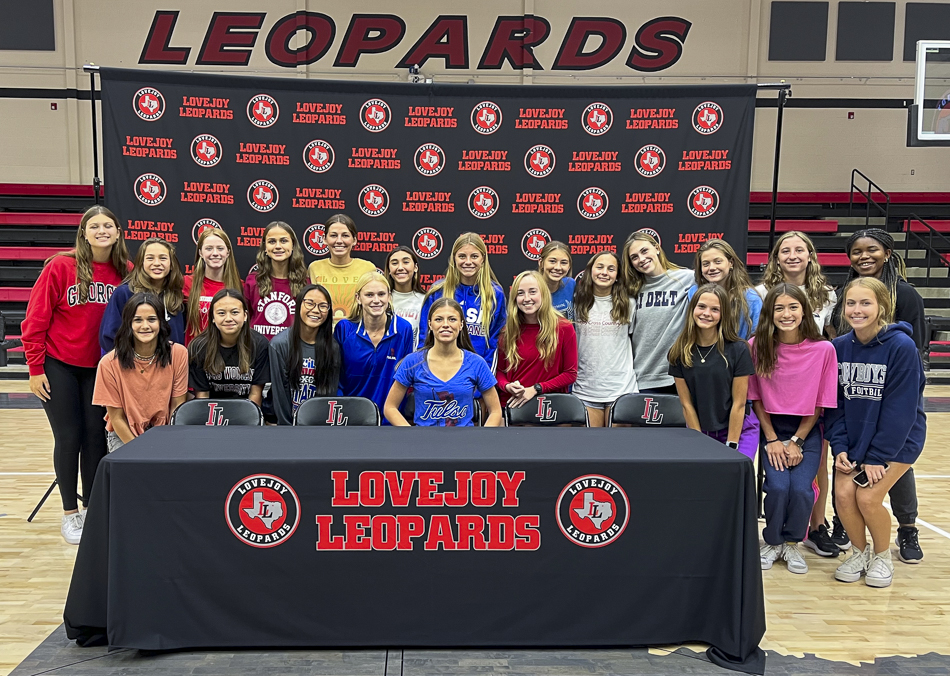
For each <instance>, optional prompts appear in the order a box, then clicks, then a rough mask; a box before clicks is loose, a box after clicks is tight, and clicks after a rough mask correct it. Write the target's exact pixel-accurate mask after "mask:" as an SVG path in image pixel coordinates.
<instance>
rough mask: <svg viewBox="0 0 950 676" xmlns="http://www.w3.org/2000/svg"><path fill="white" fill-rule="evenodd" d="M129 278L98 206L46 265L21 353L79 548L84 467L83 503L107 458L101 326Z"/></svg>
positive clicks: (69, 532) (70, 537)
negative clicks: (100, 401)
mask: <svg viewBox="0 0 950 676" xmlns="http://www.w3.org/2000/svg"><path fill="white" fill-rule="evenodd" d="M128 272H129V251H128V249H126V247H125V240H124V239H123V238H122V230H121V228H119V219H118V218H116V216H115V214H113V213H112V212H111V211H109V210H108V209H106V208H105V207H103V206H98V205H97V206H94V207H91V208H90V209H88V210H87V211H86V213H85V214H83V217H82V220H81V221H80V223H79V229H78V230H77V232H76V246H75V248H74V249H72V250H71V251H68V252H65V253H61V254H57V255H55V256H53V257H52V258H50V259H49V260H48V261H46V265H45V267H44V268H43V271H42V272H41V273H40V276H39V279H37V280H36V284H35V285H34V286H33V290H32V291H31V292H30V301H29V303H28V304H27V307H26V319H24V320H23V324H22V332H23V351H24V352H25V354H26V363H27V364H28V365H29V368H30V390H31V391H32V392H33V394H35V395H36V396H37V397H39V398H40V399H41V400H42V402H43V408H44V409H45V410H46V417H47V418H49V424H50V427H51V428H52V430H53V440H54V446H53V466H54V468H55V470H56V480H57V482H58V483H59V492H60V495H61V497H62V500H63V512H64V514H63V524H62V534H63V537H64V538H65V539H66V542H68V543H70V544H79V539H80V538H81V537H82V526H83V514H81V513H80V512H79V505H78V503H77V501H76V491H77V485H78V483H79V479H78V474H79V471H80V468H81V469H82V489H83V494H82V503H83V505H86V504H87V502H88V500H89V493H90V492H91V490H92V481H93V479H94V478H95V476H96V467H98V465H99V461H100V460H101V459H102V458H103V457H104V456H105V454H106V428H105V420H104V416H105V409H103V408H102V407H101V406H93V405H92V393H93V389H94V388H95V385H96V366H97V365H98V364H99V357H100V355H101V354H102V353H101V351H100V350H99V324H100V322H101V321H102V315H103V313H104V312H105V310H106V305H107V304H108V303H109V298H110V297H111V296H112V292H113V291H114V290H115V288H116V287H117V286H118V285H119V284H121V283H122V279H123V277H125V275H126V274H128Z"/></svg>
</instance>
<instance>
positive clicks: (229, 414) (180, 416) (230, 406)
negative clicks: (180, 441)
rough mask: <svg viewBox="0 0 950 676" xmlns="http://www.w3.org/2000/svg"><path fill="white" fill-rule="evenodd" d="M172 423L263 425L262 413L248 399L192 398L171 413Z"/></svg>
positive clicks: (211, 425) (210, 425)
mask: <svg viewBox="0 0 950 676" xmlns="http://www.w3.org/2000/svg"><path fill="white" fill-rule="evenodd" d="M171 424H172V425H207V426H209V427H214V426H216V425H250V426H257V427H261V426H263V425H264V414H263V413H262V412H261V409H260V407H259V406H258V405H257V404H255V403H254V402H253V401H251V400H250V399H192V400H191V401H186V402H185V403H184V404H182V405H181V406H179V407H178V408H177V409H176V410H175V412H174V413H173V414H172V423H171Z"/></svg>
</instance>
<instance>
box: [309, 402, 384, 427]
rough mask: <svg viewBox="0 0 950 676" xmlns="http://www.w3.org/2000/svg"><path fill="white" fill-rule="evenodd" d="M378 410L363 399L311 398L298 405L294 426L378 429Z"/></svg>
mask: <svg viewBox="0 0 950 676" xmlns="http://www.w3.org/2000/svg"><path fill="white" fill-rule="evenodd" d="M379 424H380V417H379V409H378V408H377V407H376V404H374V403H373V402H372V400H370V399H366V398H365V397H313V398H312V399H307V401H305V402H304V403H302V404H301V405H300V408H298V409H297V412H296V413H295V414H294V425H299V426H301V427H311V426H331V427H336V426H340V425H345V426H351V427H378V426H379Z"/></svg>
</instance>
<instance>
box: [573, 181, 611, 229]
mask: <svg viewBox="0 0 950 676" xmlns="http://www.w3.org/2000/svg"><path fill="white" fill-rule="evenodd" d="M607 204H608V200H607V193H605V192H604V191H603V190H601V189H600V188H587V189H586V190H584V191H582V192H581V194H580V195H578V196H577V212H578V213H579V214H580V215H581V216H583V217H584V218H586V219H587V220H589V221H593V220H595V219H597V218H600V217H601V216H603V215H604V214H606V213H607Z"/></svg>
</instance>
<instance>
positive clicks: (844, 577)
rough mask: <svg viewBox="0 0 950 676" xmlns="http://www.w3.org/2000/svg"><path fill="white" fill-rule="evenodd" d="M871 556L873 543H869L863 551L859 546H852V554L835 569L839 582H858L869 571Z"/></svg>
mask: <svg viewBox="0 0 950 676" xmlns="http://www.w3.org/2000/svg"><path fill="white" fill-rule="evenodd" d="M870 557H871V545H868V546H867V547H866V548H865V549H864V551H863V552H862V551H861V550H860V549H858V548H857V547H852V548H851V556H849V557H848V558H847V559H846V560H845V562H844V563H842V564H841V565H840V566H838V568H837V569H836V570H835V579H836V580H838V581H839V582H857V581H858V580H860V579H861V576H862V575H864V574H865V573H866V572H867V569H868V559H870Z"/></svg>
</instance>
